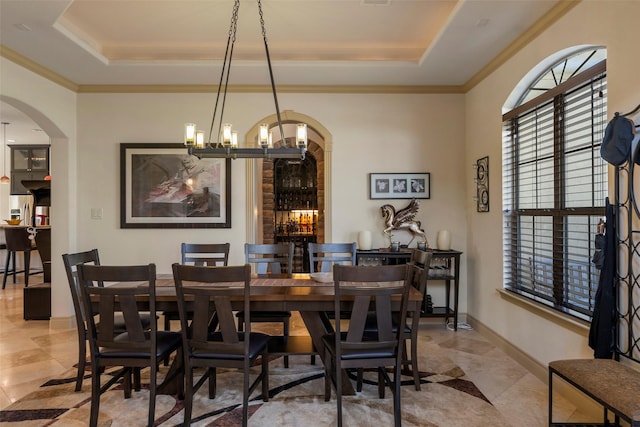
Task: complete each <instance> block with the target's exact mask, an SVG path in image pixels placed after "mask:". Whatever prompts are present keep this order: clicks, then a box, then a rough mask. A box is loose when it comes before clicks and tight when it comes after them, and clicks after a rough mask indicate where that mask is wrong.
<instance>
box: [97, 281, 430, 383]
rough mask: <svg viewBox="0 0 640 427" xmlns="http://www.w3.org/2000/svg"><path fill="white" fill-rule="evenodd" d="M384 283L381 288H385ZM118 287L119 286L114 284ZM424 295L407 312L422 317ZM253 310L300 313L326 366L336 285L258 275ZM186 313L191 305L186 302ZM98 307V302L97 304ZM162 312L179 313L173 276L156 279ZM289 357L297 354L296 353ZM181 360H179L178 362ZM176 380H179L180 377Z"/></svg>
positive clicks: (236, 303)
mask: <svg viewBox="0 0 640 427" xmlns="http://www.w3.org/2000/svg"><path fill="white" fill-rule="evenodd" d="M135 285H136V283H135V282H128V283H126V285H125V286H135ZM384 285H385V284H384V283H381V284H380V286H384ZM112 286H119V284H112ZM422 297H423V296H422V294H421V293H420V292H419V291H418V290H417V289H415V288H413V287H412V288H411V290H410V293H409V301H408V306H407V312H408V313H413V314H412V315H417V316H419V313H420V308H421V304H422ZM250 298H251V301H250V307H251V310H252V311H253V310H260V311H297V312H299V313H300V317H301V318H302V320H303V322H304V324H305V326H306V328H307V331H308V332H309V336H310V337H311V341H312V343H313V346H314V349H315V351H316V352H317V353H318V355H319V357H320V359H321V360H322V362H323V363H324V361H325V359H324V357H325V349H324V344H323V341H322V337H323V336H324V335H326V334H328V333H331V332H333V327H332V326H331V322H330V321H329V320H328V318H327V315H326V313H327V312H333V311H334V310H335V306H334V283H333V282H332V281H331V282H328V281H322V282H319V281H316V280H314V279H313V278H311V277H310V275H309V274H308V273H307V274H305V273H298V274H296V273H294V274H292V275H259V276H254V277H252V279H251V283H250ZM352 300H353V298H352V297H348V296H345V297H344V298H343V299H341V307H340V308H341V311H349V310H351V306H352ZM185 303H186V305H187V310H188V309H189V301H186V302H185ZM243 303H244V301H243V298H242V297H238V298H237V299H235V300H232V301H231V305H232V307H233V308H234V310H242V309H243ZM94 304H96V305H97V302H95V301H94ZM138 305H139V308H140V310H141V311H142V310H145V309H148V305H149V301H148V300H144V298H142V299H139V300H138ZM392 306H393V308H394V309H398V310H399V309H400V297H399V296H398V297H397V298H396V299H394V300H392ZM163 310H171V311H178V302H177V297H176V289H175V284H174V280H173V276H171V275H166V274H159V275H158V277H157V278H156V311H158V312H160V311H163ZM289 354H295V350H294V351H292V352H291V353H289ZM176 359H178V358H176ZM177 365H178V364H176V363H173V364H172V365H171V367H170V373H168V374H167V375H166V378H171V377H176V376H175V375H171V373H172V371H174V370H176V369H181V367H180V366H177ZM342 376H343V380H342V384H343V394H344V395H354V394H355V390H354V389H353V386H352V384H351V381H349V379H348V377H347V373H346V372H344V371H343V372H342ZM177 377H180V376H179V375H178V376H177ZM176 390H177V386H176V384H175V383H172V382H167V383H163V384H161V385H160V386H159V387H158V393H159V394H175V393H176Z"/></svg>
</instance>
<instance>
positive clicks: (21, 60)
mask: <svg viewBox="0 0 640 427" xmlns="http://www.w3.org/2000/svg"><path fill="white" fill-rule="evenodd" d="M0 56H2V57H3V58H6V59H8V60H9V61H11V62H15V63H16V64H18V65H20V66H21V67H23V68H26V69H27V70H29V71H32V72H34V73H36V74H38V75H39V76H42V77H44V78H45V79H47V80H50V81H52V82H53V83H56V84H58V85H60V86H62V87H65V88H67V89H69V90H72V91H74V92H77V91H78V87H79V86H78V85H77V84H76V83H74V82H72V81H71V80H69V79H67V78H65V77H62V76H61V75H60V74H58V73H56V72H54V71H51V70H50V69H48V68H46V67H43V66H42V65H40V64H38V63H37V62H35V61H32V60H31V59H29V58H27V57H26V56H24V55H21V54H19V53H18V52H16V51H15V50H13V49H9V48H8V47H6V46H3V45H1V44H0Z"/></svg>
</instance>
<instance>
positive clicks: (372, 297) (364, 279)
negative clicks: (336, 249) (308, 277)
mask: <svg viewBox="0 0 640 427" xmlns="http://www.w3.org/2000/svg"><path fill="white" fill-rule="evenodd" d="M411 267H412V266H411V265H409V264H406V265H395V266H376V267H362V266H343V265H336V266H335V267H334V271H333V276H334V290H335V295H336V296H335V312H336V340H337V341H336V354H337V356H336V357H341V356H342V355H343V354H349V353H358V352H362V351H372V350H385V351H388V352H389V353H390V354H392V353H395V352H396V351H397V346H398V345H399V343H400V342H401V340H402V334H403V333H404V328H396V331H395V332H394V330H393V322H392V299H393V298H398V297H399V298H400V299H401V300H400V305H401V307H400V314H401V319H400V322H401V323H400V324H404V323H402V322H406V311H407V304H408V297H409V289H410V287H411V280H412V274H413V270H411ZM344 296H353V297H354V303H353V308H352V310H351V312H350V314H349V315H348V316H349V317H348V319H343V316H347V314H346V313H344V312H343V311H341V299H342V298H343V297H344ZM370 311H374V312H375V313H376V316H375V319H376V328H375V330H376V331H377V334H375V335H373V334H371V333H366V332H365V330H366V329H367V328H365V326H366V324H367V317H368V313H369V312H370ZM341 320H348V321H349V322H348V324H347V325H348V326H347V330H346V334H342V331H341Z"/></svg>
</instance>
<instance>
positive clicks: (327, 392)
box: [324, 351, 331, 402]
mask: <svg viewBox="0 0 640 427" xmlns="http://www.w3.org/2000/svg"><path fill="white" fill-rule="evenodd" d="M325 353H326V356H325V360H324V401H325V402H328V401H329V400H331V354H330V353H329V352H328V351H327V352H325Z"/></svg>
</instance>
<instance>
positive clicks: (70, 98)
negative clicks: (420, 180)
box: [0, 57, 77, 317]
mask: <svg viewBox="0 0 640 427" xmlns="http://www.w3.org/2000/svg"><path fill="white" fill-rule="evenodd" d="M0 100H2V101H3V102H6V103H8V104H11V105H12V106H13V107H15V108H17V109H18V110H20V111H22V112H24V113H25V114H27V115H28V116H29V117H31V118H32V119H33V120H34V122H35V123H37V124H38V126H39V127H40V128H41V129H42V130H44V131H45V132H46V133H47V134H48V135H49V137H51V175H52V176H53V180H52V181H51V186H52V195H54V196H53V197H52V206H51V210H50V214H51V221H52V225H53V226H54V227H53V231H52V242H51V245H52V247H51V250H52V257H53V259H57V260H60V255H61V254H63V253H65V252H69V251H74V250H75V249H76V245H75V218H76V216H75V205H76V202H75V198H76V191H75V188H76V187H75V183H76V179H77V177H76V170H75V169H76V165H75V161H76V94H75V93H74V92H72V91H70V90H68V89H65V88H64V87H62V86H59V85H57V84H54V83H52V82H51V81H49V80H47V79H44V78H42V77H40V76H38V75H36V74H34V73H32V72H31V71H28V70H26V69H24V68H22V67H20V66H18V65H16V64H15V63H13V62H11V61H8V60H6V59H5V58H2V57H0ZM1 188H2V189H3V192H1V193H0V198H2V200H3V202H2V203H6V202H7V201H8V200H9V190H8V189H7V188H5V186H2V187H1ZM70 298H71V296H70V293H69V289H68V285H67V281H66V275H65V272H64V267H63V266H62V262H54V263H52V316H53V317H57V316H60V317H67V316H69V315H70V314H71V313H72V312H73V306H72V305H71V299H70Z"/></svg>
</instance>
